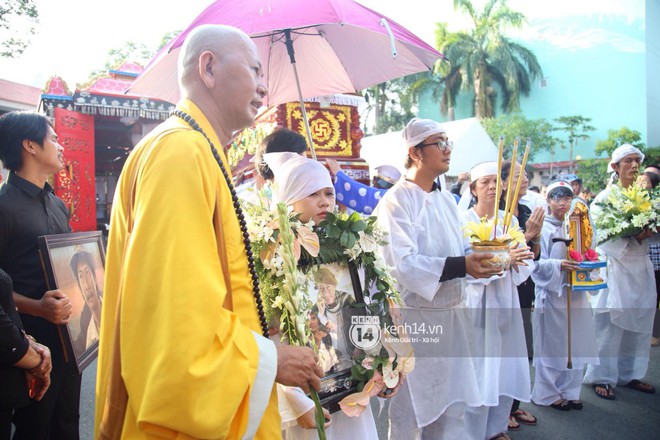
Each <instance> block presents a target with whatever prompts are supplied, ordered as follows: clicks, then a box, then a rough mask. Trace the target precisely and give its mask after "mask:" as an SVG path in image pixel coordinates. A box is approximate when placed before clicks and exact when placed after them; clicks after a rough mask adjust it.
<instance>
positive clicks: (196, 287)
mask: <svg viewBox="0 0 660 440" xmlns="http://www.w3.org/2000/svg"><path fill="white" fill-rule="evenodd" d="M178 107H179V108H180V109H182V110H184V111H185V112H186V113H188V114H189V115H191V116H192V117H193V118H194V119H195V120H196V121H197V122H198V123H199V124H200V126H201V127H202V129H203V130H204V131H205V132H206V134H207V135H208V136H209V137H210V138H211V140H212V141H213V144H214V145H215V146H216V148H218V149H219V151H220V154H221V155H222V156H223V161H224V162H225V167H226V169H229V167H228V165H227V162H226V159H225V157H224V155H223V153H222V145H221V144H220V141H219V140H218V138H217V136H216V135H215V133H214V131H213V130H212V128H211V126H210V124H209V123H208V121H207V120H206V118H205V117H204V116H203V114H202V113H201V111H200V110H199V109H198V108H197V106H195V105H194V104H193V103H192V102H190V101H183V102H181V103H180V104H179V106H178ZM143 156H144V158H143ZM140 164H141V165H140ZM135 167H140V169H141V171H140V174H139V175H138V176H139V177H138V179H137V183H136V194H135V205H134V211H133V219H134V227H133V232H132V235H131V237H130V241H129V242H128V245H127V248H126V254H125V255H124V256H123V257H122V255H123V251H124V247H125V245H126V239H127V233H126V232H127V231H126V215H127V206H128V205H127V204H128V200H129V191H130V188H129V186H130V182H129V178H128V176H130V175H131V173H132V172H133V171H134V169H135ZM216 200H219V203H220V206H221V212H222V222H223V228H222V229H223V231H224V237H225V241H226V249H227V262H228V265H229V274H230V278H231V280H229V281H228V280H225V279H224V276H223V271H222V266H221V262H220V259H219V258H218V251H217V247H216V235H215V232H214V228H213V212H214V209H215V206H216ZM122 277H123V281H122V282H123V291H122V309H121V327H120V329H121V334H120V344H121V347H122V350H121V371H122V377H123V379H124V382H125V384H126V388H127V391H128V408H127V411H126V417H125V420H124V426H123V431H122V438H126V439H155V438H171V439H224V438H227V439H235V438H241V437H242V435H243V433H244V432H245V430H246V427H247V420H248V405H249V399H248V397H249V396H250V391H251V387H252V384H253V382H254V379H255V376H256V373H257V365H258V361H259V349H258V346H257V343H256V341H255V338H254V335H253V334H252V331H254V332H256V333H258V334H261V330H260V325H259V319H258V314H257V310H256V306H255V303H254V298H253V294H252V284H251V282H250V274H249V271H248V267H247V258H246V255H245V247H244V244H243V239H242V236H241V231H240V227H239V224H238V220H237V218H236V215H235V213H234V209H233V207H232V200H231V194H230V192H229V188H228V187H227V184H226V183H225V180H224V177H223V176H222V173H221V172H220V169H219V167H218V165H217V163H216V161H215V159H214V158H213V156H212V154H211V151H210V147H209V145H208V142H207V141H206V140H205V139H204V137H203V136H202V135H201V134H199V133H197V132H195V131H193V130H192V129H191V128H190V126H188V125H187V124H186V123H185V122H184V121H182V120H181V119H178V118H170V119H169V120H168V121H166V122H165V123H164V124H162V125H161V126H159V127H158V128H157V129H156V130H154V131H153V132H152V133H150V134H149V135H148V136H147V137H146V138H145V139H144V140H143V141H142V142H140V144H139V145H138V146H137V147H136V148H135V151H133V153H132V154H131V156H130V157H129V159H128V160H127V162H126V165H125V168H124V171H123V173H122V175H121V177H120V179H119V183H118V186H117V190H116V193H115V200H114V205H113V211H112V219H111V226H110V236H109V242H108V250H107V259H106V273H105V289H104V292H105V295H104V299H103V316H102V322H101V340H100V349H99V363H98V377H97V384H96V396H97V397H96V430H97V434H98V424H99V422H100V419H101V415H102V411H103V402H104V401H105V397H106V392H107V383H108V371H109V368H108V359H109V356H110V351H109V350H110V347H111V346H112V340H113V337H114V331H115V330H114V323H115V316H116V315H115V313H116V307H117V299H118V293H119V292H118V290H119V288H120V284H121V283H120V279H121V278H122ZM227 282H230V283H231V284H230V285H231V288H232V292H233V294H232V298H233V313H232V312H230V311H228V310H227V309H226V308H224V307H223V304H224V301H225V295H226V293H227V289H226V286H227V284H226V283H227ZM280 436H281V434H280V419H279V413H278V410H277V393H276V392H275V387H273V390H272V392H271V394H270V402H269V404H268V407H267V409H266V412H265V414H264V417H263V418H262V421H261V425H260V426H259V430H258V432H257V436H256V438H263V439H276V438H280Z"/></svg>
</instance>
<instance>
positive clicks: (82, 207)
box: [54, 108, 96, 232]
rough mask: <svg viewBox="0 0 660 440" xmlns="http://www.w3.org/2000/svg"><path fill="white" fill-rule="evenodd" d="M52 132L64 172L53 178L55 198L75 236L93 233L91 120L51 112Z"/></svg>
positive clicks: (67, 113) (69, 113)
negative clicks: (64, 209)
mask: <svg viewBox="0 0 660 440" xmlns="http://www.w3.org/2000/svg"><path fill="white" fill-rule="evenodd" d="M55 132H56V133H57V136H58V137H59V143H60V144H62V146H63V147H64V169H62V170H61V171H60V172H59V173H57V174H56V175H55V179H54V182H55V186H54V189H55V194H57V195H58V196H59V197H60V198H61V199H62V200H64V203H65V204H66V206H67V207H68V208H69V211H71V227H72V228H73V230H74V231H75V232H79V231H94V230H96V174H95V167H94V158H95V154H94V117H93V116H91V115H84V114H82V113H78V112H74V111H71V110H65V109H61V108H56V109H55Z"/></svg>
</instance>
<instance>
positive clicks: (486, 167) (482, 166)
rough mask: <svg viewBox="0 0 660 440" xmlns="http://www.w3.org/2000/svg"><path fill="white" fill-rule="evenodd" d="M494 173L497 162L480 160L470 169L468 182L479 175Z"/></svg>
mask: <svg viewBox="0 0 660 440" xmlns="http://www.w3.org/2000/svg"><path fill="white" fill-rule="evenodd" d="M496 175H497V162H481V163H478V164H476V165H475V166H473V167H472V169H471V170H470V182H474V181H475V180H477V179H479V178H480V177H484V176H496Z"/></svg>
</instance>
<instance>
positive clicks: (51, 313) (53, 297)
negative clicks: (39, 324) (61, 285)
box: [39, 290, 72, 324]
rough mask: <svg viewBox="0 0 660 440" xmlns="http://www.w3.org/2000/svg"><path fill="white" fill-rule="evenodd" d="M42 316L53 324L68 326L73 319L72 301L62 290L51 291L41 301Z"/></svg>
mask: <svg viewBox="0 0 660 440" xmlns="http://www.w3.org/2000/svg"><path fill="white" fill-rule="evenodd" d="M39 303H40V315H41V317H42V318H44V319H46V320H47V321H50V322H52V323H53V324H66V323H67V322H69V319H70V318H71V309H72V306H71V300H69V297H67V296H66V295H65V294H64V292H62V291H61V290H49V291H48V292H46V293H44V296H42V297H41V299H40V300H39Z"/></svg>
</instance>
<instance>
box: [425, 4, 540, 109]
mask: <svg viewBox="0 0 660 440" xmlns="http://www.w3.org/2000/svg"><path fill="white" fill-rule="evenodd" d="M454 9H456V10H458V11H462V12H464V13H466V14H468V15H469V16H470V18H471V19H472V22H473V28H472V29H471V30H470V31H461V32H449V31H448V30H447V26H446V24H442V23H438V24H437V29H436V44H437V48H438V50H439V51H440V52H442V53H443V54H444V55H445V56H446V57H447V60H448V61H449V65H444V66H443V65H441V66H440V67H439V69H438V71H437V72H436V74H437V75H440V76H441V79H442V81H443V83H444V84H445V87H444V89H443V95H442V100H441V104H440V107H441V111H442V110H444V112H443V114H444V115H447V114H451V113H452V111H451V109H452V107H453V106H454V104H455V101H456V96H457V95H458V93H459V92H460V90H469V91H471V92H473V93H474V113H473V114H474V116H476V117H477V118H480V119H481V118H490V117H493V116H494V115H495V107H496V102H497V95H498V91H499V93H500V95H501V96H500V98H501V104H502V110H503V111H504V112H512V111H516V110H518V109H519V108H520V96H521V95H524V96H527V95H529V92H530V91H531V84H532V81H533V80H534V79H536V78H540V77H542V76H543V71H542V69H541V65H540V64H539V62H538V60H537V58H536V56H535V55H534V53H533V52H532V51H531V50H529V49H527V48H526V47H524V46H522V45H521V44H519V43H517V42H514V41H513V40H510V39H509V38H507V37H506V36H505V35H504V31H505V30H506V29H507V28H517V29H520V28H521V27H522V26H523V24H524V23H525V22H526V18H525V16H524V15H523V14H522V13H520V12H516V11H513V10H511V9H510V8H509V7H508V6H507V1H506V0H489V1H487V2H486V4H485V5H484V7H483V9H482V10H481V11H478V10H476V9H475V7H474V5H473V4H472V2H471V1H470V0H454ZM450 119H451V118H450Z"/></svg>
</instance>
